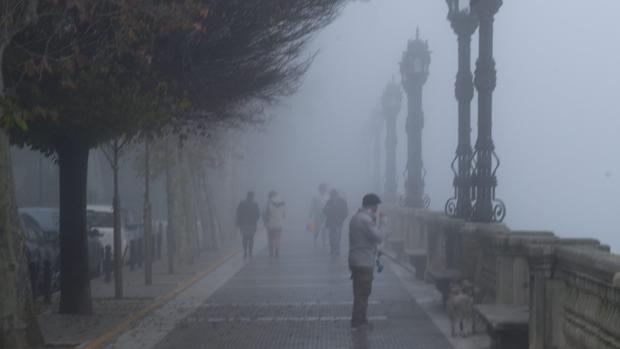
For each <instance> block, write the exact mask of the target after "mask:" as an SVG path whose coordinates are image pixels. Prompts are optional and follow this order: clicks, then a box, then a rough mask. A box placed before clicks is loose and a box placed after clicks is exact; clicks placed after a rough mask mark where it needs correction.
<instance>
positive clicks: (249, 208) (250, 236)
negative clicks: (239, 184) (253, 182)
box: [237, 191, 260, 259]
mask: <svg viewBox="0 0 620 349" xmlns="http://www.w3.org/2000/svg"><path fill="white" fill-rule="evenodd" d="M259 217H260V209H259V208H258V204H257V203H256V202H255V201H254V192H252V191H250V192H248V195H247V197H246V199H245V200H244V201H241V203H240V204H239V206H238V207H237V226H238V227H239V231H240V232H241V238H242V243H243V259H247V258H248V257H252V249H253V248H254V235H255V234H256V227H257V226H258V219H259Z"/></svg>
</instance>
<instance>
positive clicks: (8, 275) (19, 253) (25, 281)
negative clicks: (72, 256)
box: [0, 90, 43, 348]
mask: <svg viewBox="0 0 620 349" xmlns="http://www.w3.org/2000/svg"><path fill="white" fill-rule="evenodd" d="M0 91H1V90H0ZM0 279H1V280H2V281H1V282H0V348H28V347H37V346H41V345H42V344H43V338H42V337H41V333H40V330H39V325H38V323H37V318H36V315H35V311H34V307H33V304H32V290H31V289H30V277H29V273H28V260H27V257H26V253H25V246H24V241H23V235H22V233H21V229H20V224H19V218H18V213H17V205H16V200H15V189H14V185H13V175H12V171H11V160H10V157H9V141H8V137H7V135H6V134H5V133H4V132H3V131H0Z"/></svg>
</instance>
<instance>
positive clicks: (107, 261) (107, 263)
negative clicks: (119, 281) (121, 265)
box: [103, 245, 112, 284]
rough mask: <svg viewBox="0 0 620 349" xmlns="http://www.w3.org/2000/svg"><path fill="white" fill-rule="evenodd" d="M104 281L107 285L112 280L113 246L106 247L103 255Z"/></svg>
mask: <svg viewBox="0 0 620 349" xmlns="http://www.w3.org/2000/svg"><path fill="white" fill-rule="evenodd" d="M103 274H104V275H105V276H104V279H103V281H104V282H105V283H106V284H107V283H109V282H110V281H111V280H112V246H110V245H106V247H105V252H104V255H103Z"/></svg>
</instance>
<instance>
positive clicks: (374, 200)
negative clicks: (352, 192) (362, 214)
mask: <svg viewBox="0 0 620 349" xmlns="http://www.w3.org/2000/svg"><path fill="white" fill-rule="evenodd" d="M380 203H381V199H379V196H377V195H376V194H366V195H364V199H362V206H363V207H372V206H377V205H379V204H380Z"/></svg>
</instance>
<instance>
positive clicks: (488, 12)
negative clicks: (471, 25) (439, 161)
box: [471, 0, 506, 223]
mask: <svg viewBox="0 0 620 349" xmlns="http://www.w3.org/2000/svg"><path fill="white" fill-rule="evenodd" d="M501 6H502V0H471V7H472V9H473V10H474V11H475V12H476V14H477V15H478V18H479V19H480V30H479V35H480V39H479V40H480V43H479V50H480V52H479V57H478V62H477V63H476V78H475V85H476V89H477V91H478V139H477V141H476V147H475V152H474V155H473V157H472V167H473V173H472V184H473V186H474V187H475V192H474V197H473V200H474V206H473V212H472V219H473V220H474V221H476V222H483V223H490V222H501V221H503V220H504V218H505V217H506V206H505V205H504V203H503V202H502V201H501V200H498V199H496V198H495V188H496V187H497V177H496V172H497V169H498V168H499V165H500V161H499V158H498V156H497V154H496V153H495V145H494V144H493V128H492V125H493V91H494V90H495V86H496V83H497V71H496V70H495V59H494V58H493V21H494V19H495V14H496V13H497V12H498V11H499V9H500V7H501Z"/></svg>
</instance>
